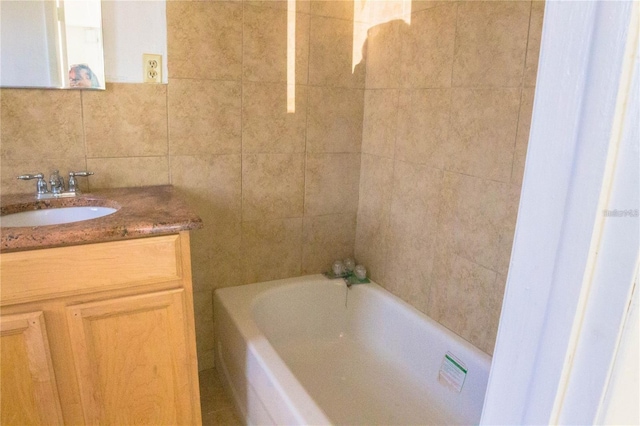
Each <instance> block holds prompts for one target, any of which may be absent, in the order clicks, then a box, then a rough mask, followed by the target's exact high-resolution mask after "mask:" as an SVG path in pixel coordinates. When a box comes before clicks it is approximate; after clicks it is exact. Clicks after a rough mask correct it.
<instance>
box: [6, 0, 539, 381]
mask: <svg viewBox="0 0 640 426" xmlns="http://www.w3.org/2000/svg"><path fill="white" fill-rule="evenodd" d="M297 12H298V13H297V20H296V58H295V63H296V99H295V105H296V112H295V113H294V114H289V113H287V112H286V59H287V58H286V50H285V47H286V31H287V20H286V16H287V14H286V1H280V0H269V1H248V0H245V1H173V0H171V1H168V2H167V35H168V48H169V49H168V58H167V59H168V66H169V84H168V85H163V86H153V85H143V84H108V85H107V90H106V91H104V92H88V91H84V92H79V91H60V90H15V89H3V90H1V91H0V102H1V110H0V114H1V115H0V141H1V143H2V146H1V161H2V164H1V165H2V167H1V171H0V172H1V176H0V177H1V186H0V189H1V191H2V193H3V194H8V193H16V192H27V191H30V190H31V188H30V187H29V186H28V184H26V183H24V182H18V181H17V180H16V179H15V176H16V175H17V174H20V173H24V172H34V171H43V172H47V171H50V170H53V169H54V168H60V170H61V171H66V170H72V169H83V168H88V169H90V170H92V171H94V172H95V173H96V174H95V176H92V177H91V178H90V184H89V183H87V182H82V183H81V184H82V185H83V187H84V189H85V190H87V189H90V188H89V186H90V187H91V188H94V189H96V188H103V187H117V186H131V185H155V184H166V183H171V184H173V185H175V186H176V187H178V188H179V189H180V190H181V192H182V193H183V194H184V195H185V196H186V197H187V199H188V200H189V202H190V203H191V205H192V206H193V207H194V208H195V209H196V210H197V212H198V213H199V214H200V215H201V216H202V218H203V220H204V222H205V228H204V229H203V230H201V231H196V232H194V233H193V235H192V260H193V262H192V263H193V269H194V271H193V275H194V289H195V304H196V326H197V343H198V355H199V363H200V368H201V369H204V368H208V367H210V366H211V365H212V362H213V356H212V355H213V318H212V315H211V297H212V292H213V290H215V289H216V288H220V287H225V286H233V285H239V284H243V283H247V282H251V281H260V280H267V279H274V278H282V277H288V276H295V275H300V274H306V273H315V272H319V271H321V270H323V269H325V268H326V267H327V266H328V265H329V264H330V262H331V261H332V260H333V259H334V258H336V257H346V256H349V255H353V253H354V245H355V252H356V255H357V257H358V259H359V260H361V261H362V262H364V263H366V264H367V266H368V268H369V270H370V272H371V274H372V276H373V278H374V279H376V280H377V281H379V282H380V283H381V284H382V285H384V286H386V287H387V288H389V289H390V290H391V291H393V292H394V293H396V294H398V295H399V296H401V297H403V298H404V299H406V300H408V301H409V302H410V303H413V304H414V305H415V306H416V307H417V308H419V309H421V310H423V311H424V312H427V313H428V314H429V315H431V316H432V317H434V318H435V319H437V320H438V321H440V322H441V323H443V324H444V325H445V326H447V327H449V328H450V329H452V330H453V331H455V332H457V333H458V334H460V335H462V336H463V337H465V338H467V339H469V340H470V341H471V342H473V343H474V344H476V345H477V346H479V347H480V348H482V349H483V350H485V351H486V352H489V353H490V352H492V347H493V341H494V339H495V329H496V327H497V319H498V315H499V311H500V303H501V299H502V292H503V286H504V282H505V279H506V269H507V266H508V256H509V252H510V247H511V238H512V233H513V226H514V223H515V215H516V208H517V199H518V194H519V187H520V184H521V179H522V172H523V168H524V157H525V154H526V147H527V141H528V127H529V122H530V116H531V110H532V105H533V91H534V85H535V74H536V69H537V56H538V48H539V41H540V28H541V24H542V14H543V3H541V2H537V1H533V2H530V1H522V2H477V1H470V2H458V1H431V0H424V1H422V0H414V1H413V12H414V13H413V14H412V24H411V25H406V24H404V23H403V22H402V21H394V22H392V23H389V24H384V25H380V26H378V27H375V28H373V29H371V30H370V32H369V41H368V51H367V63H366V76H365V74H364V72H363V70H364V68H365V67H364V66H363V65H365V64H360V66H359V67H357V68H356V72H355V73H353V72H352V68H351V66H352V64H351V48H352V46H351V43H352V29H353V22H352V19H353V2H351V1H307V0H298V2H297ZM356 219H357V220H356Z"/></svg>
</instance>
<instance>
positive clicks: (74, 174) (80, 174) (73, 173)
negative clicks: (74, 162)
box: [69, 172, 93, 177]
mask: <svg viewBox="0 0 640 426" xmlns="http://www.w3.org/2000/svg"><path fill="white" fill-rule="evenodd" d="M92 174H93V172H69V177H73V176H91V175H92Z"/></svg>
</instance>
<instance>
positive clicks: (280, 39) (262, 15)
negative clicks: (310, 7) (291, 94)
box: [242, 3, 310, 84]
mask: <svg viewBox="0 0 640 426" xmlns="http://www.w3.org/2000/svg"><path fill="white" fill-rule="evenodd" d="M309 19H310V18H309V15H305V14H302V13H297V14H296V15H295V34H296V39H295V49H296V52H295V71H296V73H295V81H294V82H289V81H287V61H288V59H289V58H288V56H287V55H288V51H287V37H288V29H287V28H288V13H287V11H286V10H281V9H276V8H264V7H254V6H250V5H247V4H246V3H245V6H244V23H243V39H244V40H243V46H242V52H243V53H242V55H243V56H242V58H243V61H242V75H243V78H244V81H260V82H281V83H288V84H306V83H307V77H308V68H309Z"/></svg>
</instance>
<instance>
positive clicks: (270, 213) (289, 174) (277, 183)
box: [242, 153, 304, 221]
mask: <svg viewBox="0 0 640 426" xmlns="http://www.w3.org/2000/svg"><path fill="white" fill-rule="evenodd" d="M303 204H304V154H302V153H300V154H251V155H243V157H242V220H244V221H250V220H265V219H277V218H286V217H301V216H302V215H303V208H304V205H303Z"/></svg>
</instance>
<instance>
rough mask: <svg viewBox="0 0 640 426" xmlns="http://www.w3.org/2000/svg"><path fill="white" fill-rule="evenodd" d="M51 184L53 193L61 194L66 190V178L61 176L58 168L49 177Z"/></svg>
mask: <svg viewBox="0 0 640 426" xmlns="http://www.w3.org/2000/svg"><path fill="white" fill-rule="evenodd" d="M49 184H50V185H51V193H52V194H54V195H56V194H61V193H63V192H64V178H63V177H62V176H60V172H58V170H54V171H53V173H51V176H50V177H49Z"/></svg>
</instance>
